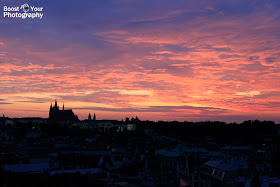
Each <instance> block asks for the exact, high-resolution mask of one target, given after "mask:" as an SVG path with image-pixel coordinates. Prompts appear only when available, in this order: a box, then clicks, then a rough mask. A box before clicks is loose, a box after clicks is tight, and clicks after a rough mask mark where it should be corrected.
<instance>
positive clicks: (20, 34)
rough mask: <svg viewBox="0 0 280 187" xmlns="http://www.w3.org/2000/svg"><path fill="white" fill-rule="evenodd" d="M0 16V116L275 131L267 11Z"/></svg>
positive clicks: (236, 5) (127, 6)
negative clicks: (54, 106)
mask: <svg viewBox="0 0 280 187" xmlns="http://www.w3.org/2000/svg"><path fill="white" fill-rule="evenodd" d="M24 3H28V4H29V5H34V6H37V7H43V8H44V9H43V13H44V16H43V18H42V19H12V18H3V16H0V22H1V26H0V77H1V79H0V114H1V115H2V114H5V116H8V117H33V116H34V117H35V116H36V117H45V118H47V117H48V115H49V113H48V110H49V106H50V102H51V101H54V100H55V98H56V99H58V101H60V102H65V103H67V108H68V109H73V112H74V113H75V114H77V115H78V117H79V118H80V119H86V118H87V117H88V114H89V113H91V114H93V113H94V112H95V113H97V114H98V118H99V119H118V120H121V119H125V118H126V117H127V116H129V117H132V116H133V117H134V116H138V117H139V119H142V120H153V121H158V120H164V121H173V120H177V121H208V120H210V121H216V120H218V121H225V122H234V121H235V122H242V121H245V120H255V119H258V120H272V121H275V122H276V123H279V122H280V115H279V114H280V105H279V104H280V97H279V93H280V87H279V85H280V84H279V80H280V74H279V68H280V67H279V66H280V64H279V59H280V55H279V54H280V51H279V49H280V39H279V20H280V19H279V8H280V2H278V1H273V0H267V1H244V0H231V1H224V0H218V1H215V2H213V1H202V0H190V1H176V2H174V1H171V0H166V1H162V0H152V1H147V0H143V1H142V0H141V1H136V0H131V1H128V0H120V1H115V0H109V1H84V0H82V1H74V0H69V1H59V2H57V1H28V2H26V1H22V0H20V1H9V0H3V1H1V2H0V7H3V6H20V5H22V4H24Z"/></svg>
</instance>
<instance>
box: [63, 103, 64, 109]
mask: <svg viewBox="0 0 280 187" xmlns="http://www.w3.org/2000/svg"><path fill="white" fill-rule="evenodd" d="M63 110H64V102H63Z"/></svg>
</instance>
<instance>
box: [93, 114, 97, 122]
mask: <svg viewBox="0 0 280 187" xmlns="http://www.w3.org/2000/svg"><path fill="white" fill-rule="evenodd" d="M93 120H94V121H95V120H96V115H95V113H94V115H93Z"/></svg>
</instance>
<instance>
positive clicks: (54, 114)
mask: <svg viewBox="0 0 280 187" xmlns="http://www.w3.org/2000/svg"><path fill="white" fill-rule="evenodd" d="M49 120H51V121H77V120H78V117H77V116H76V115H75V114H74V113H73V111H72V110H65V109H64V104H63V107H62V110H60V109H59V106H58V105H57V101H56V100H55V104H54V106H52V104H51V106H50V112H49Z"/></svg>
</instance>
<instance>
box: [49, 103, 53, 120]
mask: <svg viewBox="0 0 280 187" xmlns="http://www.w3.org/2000/svg"><path fill="white" fill-rule="evenodd" d="M52 110H53V107H52V102H51V106H50V112H49V118H51V116H52Z"/></svg>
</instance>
